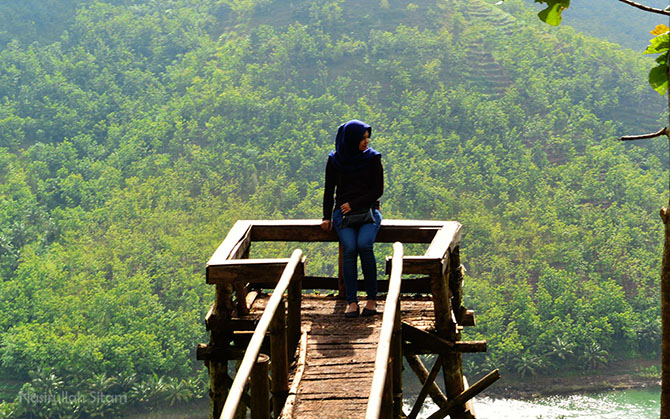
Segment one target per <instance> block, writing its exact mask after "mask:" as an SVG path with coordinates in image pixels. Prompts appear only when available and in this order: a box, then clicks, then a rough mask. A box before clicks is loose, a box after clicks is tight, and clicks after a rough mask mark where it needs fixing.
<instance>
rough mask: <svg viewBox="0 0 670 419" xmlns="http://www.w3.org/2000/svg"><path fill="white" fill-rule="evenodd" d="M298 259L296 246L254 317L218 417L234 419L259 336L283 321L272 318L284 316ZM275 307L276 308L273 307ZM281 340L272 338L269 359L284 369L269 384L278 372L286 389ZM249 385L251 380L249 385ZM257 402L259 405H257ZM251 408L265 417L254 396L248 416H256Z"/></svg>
mask: <svg viewBox="0 0 670 419" xmlns="http://www.w3.org/2000/svg"><path fill="white" fill-rule="evenodd" d="M300 262H302V251H301V250H300V249H296V250H294V251H293V254H292V255H291V258H290V259H289V262H288V264H287V265H286V268H284V272H283V273H282V276H281V278H280V279H279V282H278V283H277V286H276V287H275V289H274V292H273V293H272V296H271V297H270V300H269V301H268V304H267V306H266V307H265V310H264V311H263V315H262V316H261V318H260V320H259V321H258V326H256V330H255V331H254V334H253V336H252V337H251V341H250V342H249V346H247V350H246V351H245V353H244V358H243V359H242V364H241V365H240V367H239V368H238V370H237V374H236V375H235V380H234V381H233V384H232V385H231V387H230V391H229V393H228V397H227V398H226V402H225V404H224V405H223V410H222V411H221V416H220V418H221V419H234V416H235V412H236V411H237V406H238V404H239V403H240V399H241V398H242V393H243V392H244V387H245V385H246V383H247V380H248V379H249V376H251V372H252V368H253V367H254V364H256V359H257V358H258V355H259V354H260V351H261V345H262V344H263V339H265V334H266V333H267V331H268V329H269V328H270V324H271V323H275V322H279V323H280V324H282V323H284V321H282V320H281V319H280V320H276V318H278V317H281V318H283V317H284V316H285V313H284V292H285V291H286V290H287V289H288V287H289V285H290V284H291V280H292V279H293V278H294V274H295V271H296V267H297V266H298V264H299V263H300ZM278 309H280V310H279V311H277V310H278ZM282 343H283V345H282V344H281V343H279V344H276V342H272V348H273V352H277V354H274V353H273V354H272V356H271V359H272V365H273V367H274V366H275V364H278V363H281V364H284V365H285V366H286V368H285V369H286V373H285V374H282V373H281V372H279V373H278V374H277V375H274V374H273V384H274V381H275V380H282V379H281V378H279V377H278V376H282V377H283V376H284V375H285V381H286V383H287V384H286V391H287V392H288V356H287V347H286V340H285V339H284V341H283V342H282ZM275 347H276V350H275ZM259 375H260V376H262V373H260V374H259ZM265 380H267V375H265ZM282 381H284V380H282ZM253 386H254V384H253V383H252V387H253ZM259 397H263V395H262V394H261V395H259ZM266 400H268V401H269V394H268V395H267V399H266ZM259 404H260V405H261V406H259ZM280 404H281V406H283V405H284V403H283V402H280ZM255 408H259V409H260V410H262V411H263V412H265V411H267V412H268V414H267V416H265V417H269V408H266V406H264V405H263V403H258V400H256V403H254V400H252V403H251V409H252V416H256V415H255V412H254V409H255ZM280 410H281V409H280ZM257 415H258V416H260V417H264V415H262V414H257Z"/></svg>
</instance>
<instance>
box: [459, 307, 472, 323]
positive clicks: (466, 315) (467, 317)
mask: <svg viewBox="0 0 670 419" xmlns="http://www.w3.org/2000/svg"><path fill="white" fill-rule="evenodd" d="M458 324H460V325H462V326H475V325H476V322H475V312H474V310H465V311H464V312H463V314H462V315H461V319H460V321H459V322H458Z"/></svg>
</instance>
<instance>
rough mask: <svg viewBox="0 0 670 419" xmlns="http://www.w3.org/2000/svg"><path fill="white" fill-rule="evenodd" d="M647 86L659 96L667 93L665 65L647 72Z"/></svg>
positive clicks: (666, 70)
mask: <svg viewBox="0 0 670 419" xmlns="http://www.w3.org/2000/svg"><path fill="white" fill-rule="evenodd" d="M649 84H650V85H651V87H652V88H653V89H654V90H656V91H657V92H658V93H659V94H661V95H664V94H665V92H667V91H668V66H667V64H661V65H657V66H656V67H654V68H652V69H651V71H649Z"/></svg>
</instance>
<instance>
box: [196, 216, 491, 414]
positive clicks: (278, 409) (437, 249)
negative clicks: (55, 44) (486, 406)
mask: <svg viewBox="0 0 670 419" xmlns="http://www.w3.org/2000/svg"><path fill="white" fill-rule="evenodd" d="M320 222H321V221H320V220H291V221H238V222H237V223H236V224H235V225H234V226H233V228H232V229H231V231H230V232H229V234H228V236H227V237H226V238H225V240H224V241H223V243H222V244H221V245H220V246H219V248H218V249H217V250H216V252H215V253H214V255H213V256H212V258H211V259H210V260H209V262H208V263H207V283H209V284H215V285H216V298H215V302H214V304H213V305H212V307H211V309H210V310H209V312H208V313H207V316H206V318H205V323H206V326H207V330H209V331H210V342H209V344H200V345H198V350H197V356H198V359H201V360H204V361H205V364H206V365H207V367H208V370H209V377H210V407H211V409H210V417H211V418H245V417H247V409H249V410H250V413H251V417H252V418H270V417H273V418H279V417H281V418H292V417H299V418H316V417H332V418H350V417H366V418H369V419H371V418H379V417H385V418H391V417H394V418H400V417H408V418H416V417H417V415H418V414H419V413H420V410H421V408H422V406H423V403H424V401H425V399H426V397H427V396H430V397H431V398H432V399H433V401H434V402H435V403H436V404H437V405H438V406H439V407H440V409H439V411H437V412H436V413H434V414H432V415H431V416H430V418H431V419H436V418H444V417H447V416H449V417H451V418H474V417H475V413H474V407H473V406H472V397H474V396H475V395H476V394H478V393H479V392H481V391H482V390H484V389H485V388H486V387H488V386H489V385H490V384H492V383H493V382H495V381H496V380H497V379H498V378H500V374H499V373H498V370H495V371H492V372H491V373H490V374H488V375H487V376H485V377H484V378H482V379H481V380H479V381H478V382H477V383H475V384H474V385H472V386H471V387H469V386H468V382H467V380H466V379H465V377H464V376H463V373H462V369H461V357H462V353H464V352H482V351H485V350H486V342H485V341H470V342H466V341H462V340H461V330H462V328H463V326H474V324H475V321H474V313H473V312H472V311H471V310H467V309H466V308H465V307H464V306H463V302H462V295H463V293H462V287H463V268H462V266H461V263H460V257H459V241H460V233H461V225H460V224H459V223H458V222H455V221H406V220H403V221H400V220H384V221H383V222H382V226H381V228H380V230H379V233H378V235H377V240H376V241H377V242H387V243H392V242H395V243H394V245H393V256H392V258H387V264H386V270H387V273H388V274H389V279H388V280H380V281H379V286H378V288H379V291H380V292H386V293H387V297H386V300H385V302H384V303H381V302H380V304H379V307H380V309H381V310H380V311H383V315H382V316H379V315H377V316H371V317H359V318H356V319H345V318H344V315H343V312H344V308H345V301H344V300H343V299H341V298H340V297H339V296H342V295H343V294H344V289H343V282H342V279H341V277H340V278H323V277H310V276H306V275H305V269H304V266H305V258H304V257H303V255H302V251H301V250H299V249H296V250H295V251H294V252H293V254H292V255H291V257H290V258H289V259H249V249H250V246H251V243H252V242H259V241H287V242H327V241H328V242H335V241H337V235H336V234H335V233H334V232H325V231H323V230H322V229H321V228H320ZM402 243H429V246H428V249H427V250H426V252H425V254H423V255H421V256H404V255H403V246H402ZM341 254H342V253H341V249H340V272H341V263H342V257H341ZM403 274H412V277H411V278H407V277H405V278H403ZM359 289H362V287H361V288H359ZM309 290H339V296H335V295H331V296H328V295H323V294H317V293H309ZM268 291H269V292H268ZM401 295H402V299H401ZM420 354H436V355H437V356H436V357H435V358H436V361H435V363H434V365H433V366H432V368H431V370H430V371H428V369H427V368H426V367H425V366H424V365H423V363H422V361H421V359H420V357H419V355H420ZM268 355H269V356H268ZM403 356H404V357H405V358H406V359H407V361H408V364H409V365H410V366H411V368H412V370H413V371H414V372H415V373H416V374H417V376H418V377H419V380H420V381H421V383H422V384H423V388H422V389H421V391H420V393H419V395H418V397H417V399H416V401H415V402H414V405H413V407H412V409H411V411H409V412H405V411H403V391H402V357H403ZM229 361H237V373H236V375H235V378H234V379H233V378H232V377H231V375H230V374H229ZM440 370H442V371H443V381H444V389H445V391H444V392H443V391H442V390H441V389H440V386H439V385H438V383H437V381H436V378H437V376H438V374H439V371H440ZM445 393H446V394H445Z"/></svg>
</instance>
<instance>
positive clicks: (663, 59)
mask: <svg viewBox="0 0 670 419" xmlns="http://www.w3.org/2000/svg"><path fill="white" fill-rule="evenodd" d="M656 62H657V63H659V64H665V63H667V62H668V51H666V52H665V54H661V55H659V56H658V57H656Z"/></svg>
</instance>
